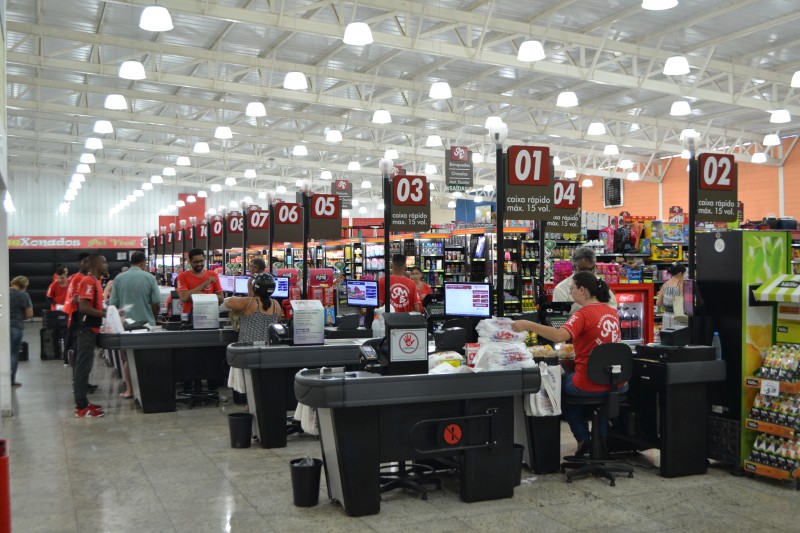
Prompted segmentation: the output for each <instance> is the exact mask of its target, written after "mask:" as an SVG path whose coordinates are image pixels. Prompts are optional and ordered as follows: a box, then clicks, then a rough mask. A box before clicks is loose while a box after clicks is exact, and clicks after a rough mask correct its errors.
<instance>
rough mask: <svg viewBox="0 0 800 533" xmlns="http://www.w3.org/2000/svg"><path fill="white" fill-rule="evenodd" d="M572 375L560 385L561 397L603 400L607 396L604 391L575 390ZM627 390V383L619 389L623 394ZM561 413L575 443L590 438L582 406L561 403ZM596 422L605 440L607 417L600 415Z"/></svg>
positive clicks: (587, 421) (573, 373) (566, 376)
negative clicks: (598, 423)
mask: <svg viewBox="0 0 800 533" xmlns="http://www.w3.org/2000/svg"><path fill="white" fill-rule="evenodd" d="M574 375H575V372H570V373H569V374H567V375H565V376H564V380H563V381H562V383H561V395H562V396H564V395H566V396H578V397H582V398H604V397H606V396H608V392H606V391H601V392H592V391H585V390H581V389H579V388H577V387H576V386H575V385H573V383H572V376H574ZM627 390H628V384H627V383H626V384H625V385H623V386H622V388H620V389H619V391H620V392H625V391H627ZM561 412H562V413H564V418H565V419H566V420H567V424H569V429H570V430H572V435H573V436H574V437H575V440H576V441H578V442H583V441H585V440H588V439H589V437H591V436H592V434H591V432H590V431H589V419H588V418H586V417H585V416H584V413H583V406H581V405H572V404H568V403H566V402H562V403H561ZM598 420H599V421H600V428H599V429H600V436H601V437H602V438H606V437H607V436H608V417H605V416H602V415H600V417H599V418H598Z"/></svg>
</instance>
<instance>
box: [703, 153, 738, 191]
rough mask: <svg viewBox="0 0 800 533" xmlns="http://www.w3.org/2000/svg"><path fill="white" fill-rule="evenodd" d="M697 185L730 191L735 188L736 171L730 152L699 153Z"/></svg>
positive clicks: (707, 188) (713, 189)
mask: <svg viewBox="0 0 800 533" xmlns="http://www.w3.org/2000/svg"><path fill="white" fill-rule="evenodd" d="M697 159H698V164H699V166H700V179H699V183H698V185H699V186H700V188H701V189H704V190H707V191H709V190H710V191H732V190H734V189H735V188H736V171H735V165H734V159H733V155H731V154H700V155H699V156H698V158H697Z"/></svg>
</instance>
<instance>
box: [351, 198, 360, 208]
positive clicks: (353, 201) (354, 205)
mask: <svg viewBox="0 0 800 533" xmlns="http://www.w3.org/2000/svg"><path fill="white" fill-rule="evenodd" d="M350 203H351V205H352V206H353V207H358V206H359V205H361V202H360V201H359V200H358V198H353V200H352V201H351V202H350Z"/></svg>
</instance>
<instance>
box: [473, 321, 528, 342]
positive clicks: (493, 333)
mask: <svg viewBox="0 0 800 533" xmlns="http://www.w3.org/2000/svg"><path fill="white" fill-rule="evenodd" d="M513 323H514V321H513V320H512V319H510V318H507V317H492V318H487V319H484V320H481V321H480V322H479V323H478V325H477V326H476V327H475V331H477V332H478V336H479V338H478V341H479V342H481V343H487V342H525V339H526V338H527V337H528V332H527V331H521V332H516V331H514V330H513V329H511V324H513Z"/></svg>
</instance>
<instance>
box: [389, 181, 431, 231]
mask: <svg viewBox="0 0 800 533" xmlns="http://www.w3.org/2000/svg"><path fill="white" fill-rule="evenodd" d="M430 195H431V193H430V190H429V189H428V180H427V179H426V178H425V176H411V175H409V174H398V175H397V176H394V178H392V199H391V200H392V201H391V207H392V209H391V220H390V221H389V230H390V231H428V230H429V229H430V227H431V200H430Z"/></svg>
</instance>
